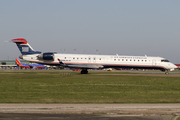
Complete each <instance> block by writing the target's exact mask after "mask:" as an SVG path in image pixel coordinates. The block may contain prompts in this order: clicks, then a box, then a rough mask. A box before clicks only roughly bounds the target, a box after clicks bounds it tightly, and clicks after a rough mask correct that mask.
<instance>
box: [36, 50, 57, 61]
mask: <svg viewBox="0 0 180 120" xmlns="http://www.w3.org/2000/svg"><path fill="white" fill-rule="evenodd" d="M37 57H38V58H39V59H43V60H54V53H51V52H48V53H43V54H40V55H38V56H37Z"/></svg>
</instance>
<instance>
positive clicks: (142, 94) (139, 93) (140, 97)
mask: <svg viewBox="0 0 180 120" xmlns="http://www.w3.org/2000/svg"><path fill="white" fill-rule="evenodd" d="M0 73H1V74H0V103H180V78H179V77H168V76H166V77H157V76H126V75H121V76H119V75H107V73H108V74H111V73H109V72H101V74H106V75H104V76H103V75H97V74H96V73H95V74H93V72H91V73H90V74H87V75H81V74H79V72H70V71H68V73H69V74H66V73H67V71H65V72H62V71H56V70H55V71H42V70H41V71H9V72H7V71H6V72H5V71H1V72H0ZM60 73H61V74H60ZM62 73H64V74H62Z"/></svg>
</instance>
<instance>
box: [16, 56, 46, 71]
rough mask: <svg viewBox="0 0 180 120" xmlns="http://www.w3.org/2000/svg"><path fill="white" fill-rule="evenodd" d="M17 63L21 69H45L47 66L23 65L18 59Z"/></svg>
mask: <svg viewBox="0 0 180 120" xmlns="http://www.w3.org/2000/svg"><path fill="white" fill-rule="evenodd" d="M16 63H17V65H18V66H19V67H23V68H34V69H44V68H45V67H46V66H44V65H40V64H25V63H21V62H20V61H19V60H18V59H17V58H16Z"/></svg>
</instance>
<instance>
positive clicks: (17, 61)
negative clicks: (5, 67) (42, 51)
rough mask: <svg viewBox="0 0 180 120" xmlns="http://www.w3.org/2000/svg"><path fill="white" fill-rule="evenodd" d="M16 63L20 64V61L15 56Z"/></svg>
mask: <svg viewBox="0 0 180 120" xmlns="http://www.w3.org/2000/svg"><path fill="white" fill-rule="evenodd" d="M16 64H17V65H18V66H21V62H20V61H19V60H18V59H17V58H16Z"/></svg>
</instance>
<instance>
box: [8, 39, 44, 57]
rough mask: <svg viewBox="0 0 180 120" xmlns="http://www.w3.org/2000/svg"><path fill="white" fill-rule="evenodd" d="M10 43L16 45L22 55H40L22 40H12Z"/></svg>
mask: <svg viewBox="0 0 180 120" xmlns="http://www.w3.org/2000/svg"><path fill="white" fill-rule="evenodd" d="M11 41H12V42H14V43H16V45H17V47H18V48H19V50H20V52H21V54H22V55H30V54H41V52H40V51H35V50H34V49H33V48H32V47H31V46H30V45H29V44H28V43H27V41H26V39H24V38H17V39H12V40H11Z"/></svg>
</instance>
